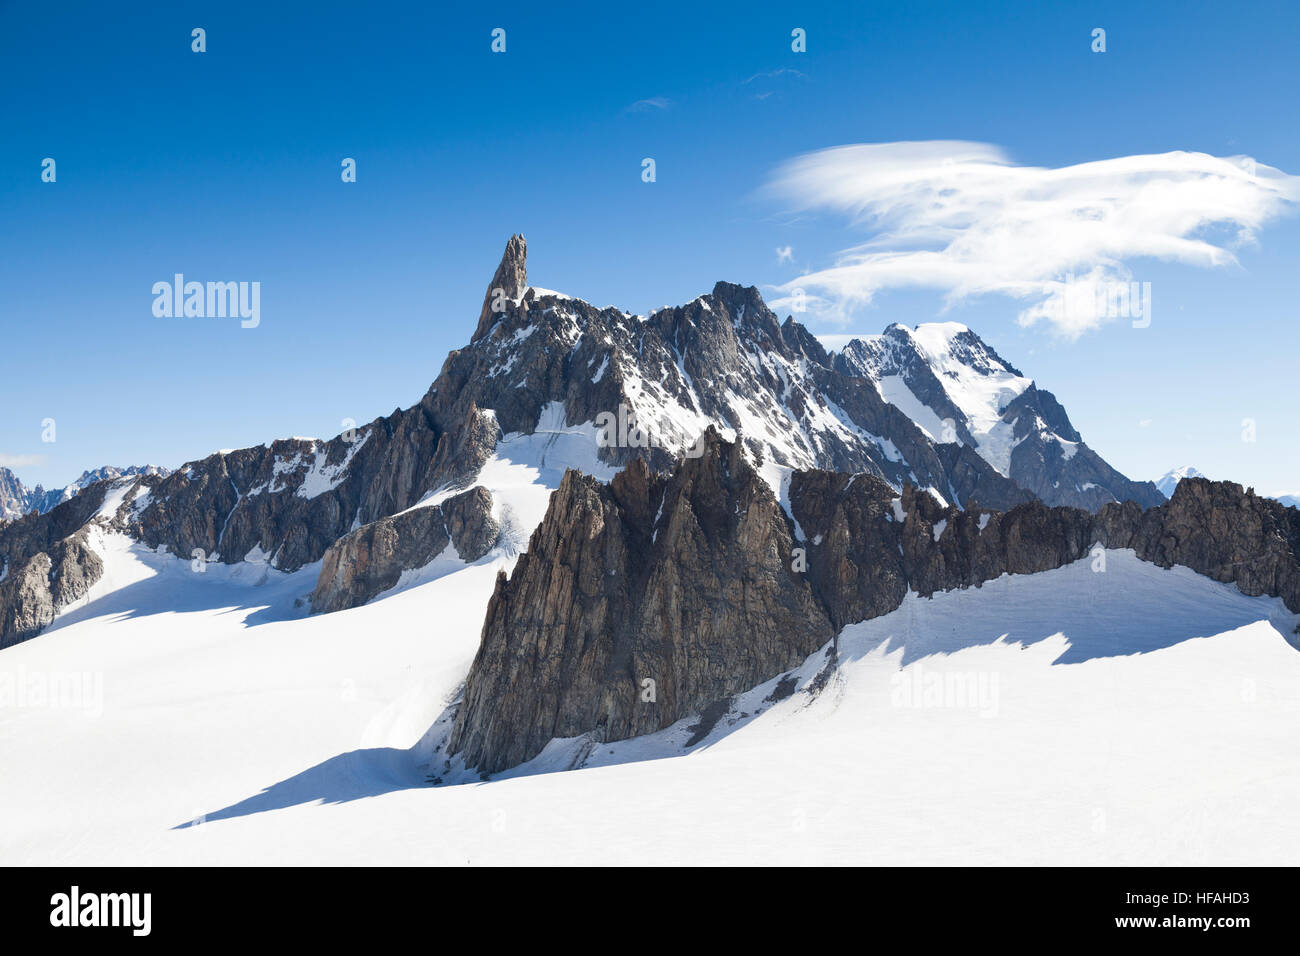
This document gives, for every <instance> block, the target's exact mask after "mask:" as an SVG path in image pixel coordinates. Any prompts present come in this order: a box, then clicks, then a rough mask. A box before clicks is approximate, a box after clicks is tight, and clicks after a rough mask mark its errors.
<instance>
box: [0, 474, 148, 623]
mask: <svg viewBox="0 0 1300 956" xmlns="http://www.w3.org/2000/svg"><path fill="white" fill-rule="evenodd" d="M114 484H115V482H111V481H105V482H100V483H98V484H95V485H92V486H91V487H89V488H87V489H86V490H84V491H83V492H82V493H81V494H78V495H76V496H75V497H73V498H70V499H69V500H67V501H66V502H64V503H63V504H61V505H58V506H57V507H55V508H53V509H52V510H51V511H49V512H47V513H45V514H41V513H39V512H35V511H32V512H29V513H28V514H26V515H24V516H23V517H22V518H19V519H18V520H17V521H11V522H8V523H7V524H4V525H0V647H7V646H9V645H10V644H17V643H18V642H19V641H25V640H28V639H30V638H33V637H35V636H36V635H37V634H39V633H40V632H41V631H42V630H43V629H44V628H46V627H47V626H49V624H50V622H51V621H53V620H54V616H55V615H56V614H57V613H58V611H59V610H60V609H61V608H63V607H65V606H66V605H68V604H70V603H72V602H73V601H75V600H77V599H78V598H80V597H82V596H83V595H84V594H85V593H86V592H87V591H88V590H89V589H90V587H91V585H93V584H94V583H95V582H96V581H98V580H99V578H100V576H101V575H102V574H103V562H102V561H101V560H100V558H99V556H98V555H97V554H95V552H94V550H93V549H92V548H91V547H90V545H89V536H90V524H89V523H90V522H91V521H92V519H95V520H97V521H99V522H101V523H102V524H104V525H105V526H106V527H120V526H121V520H122V516H123V515H125V514H126V513H127V512H128V511H129V509H130V507H131V494H130V492H129V491H128V493H127V495H126V497H125V500H124V501H123V503H122V505H121V507H120V508H119V509H118V511H117V513H116V514H114V515H107V516H105V517H102V518H96V517H95V516H96V514H97V513H98V512H99V511H100V510H101V508H102V507H103V505H104V500H105V497H106V494H107V492H108V490H109V489H110V487H111V486H113V485H114Z"/></svg>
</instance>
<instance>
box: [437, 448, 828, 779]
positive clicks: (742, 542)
mask: <svg viewBox="0 0 1300 956" xmlns="http://www.w3.org/2000/svg"><path fill="white" fill-rule="evenodd" d="M792 547H793V541H792V538H791V531H790V527H789V522H788V520H787V519H786V517H785V515H784V514H783V513H782V511H781V508H780V505H779V504H777V502H776V499H775V498H774V497H773V496H772V493H771V491H770V490H769V489H768V486H767V485H766V484H765V483H764V482H763V481H762V479H760V478H759V477H758V475H757V474H756V473H755V471H754V469H753V468H752V467H751V466H750V464H749V463H748V461H746V459H745V456H744V455H743V453H742V451H741V449H740V448H739V446H738V445H735V444H725V443H719V441H718V439H717V436H716V434H711V435H710V439H709V445H708V447H707V448H706V451H705V454H704V456H703V457H701V458H699V459H695V460H687V461H686V462H685V463H684V464H683V465H682V467H681V468H680V469H679V470H678V471H677V472H676V473H675V474H673V475H672V476H671V477H668V478H663V477H658V476H655V475H653V474H651V472H650V471H649V469H648V468H647V466H646V465H645V463H644V462H642V461H636V462H633V463H632V464H631V465H629V466H628V468H627V469H625V470H624V471H623V472H621V473H620V474H619V475H618V476H617V477H616V478H615V479H614V481H613V482H611V483H610V484H608V485H604V484H601V483H599V482H597V481H596V480H594V479H592V478H590V477H586V476H583V475H581V474H579V473H577V472H574V471H570V472H568V473H567V474H566V475H565V478H564V481H563V483H562V484H561V485H560V488H559V490H557V491H556V492H555V494H554V495H553V496H552V497H551V503H550V508H549V510H548V512H547V515H546V518H545V520H544V521H543V522H542V524H541V526H540V527H539V528H538V529H537V531H536V532H535V533H534V534H533V537H532V541H531V542H530V544H529V548H528V551H527V552H526V553H525V554H523V555H521V556H520V558H519V563H518V564H517V565H516V568H515V573H514V576H513V578H512V579H511V580H510V581H509V582H507V581H506V579H505V576H504V575H502V576H500V577H498V579H497V588H496V592H495V593H494V595H493V597H492V601H491V604H490V605H489V608H488V614H487V619H486V621H485V622H484V625H483V640H482V645H481V647H480V649H479V652H478V655H477V657H476V658H475V661H474V667H473V669H472V671H471V673H470V677H469V680H468V682H467V684H466V689H465V699H464V704H463V705H462V707H461V710H460V713H459V714H458V716H457V719H456V723H455V727H454V729H453V732H452V741H451V749H452V750H453V751H463V752H464V754H465V758H466V761H467V762H468V764H469V765H470V766H475V767H478V768H479V769H480V770H483V771H485V772H494V771H497V770H501V769H503V768H505V767H509V766H512V765H514V764H517V763H520V762H521V761H524V760H527V759H529V758H530V757H532V756H534V755H535V754H537V753H538V752H539V751H540V750H541V748H542V747H543V746H544V745H545V744H546V742H547V741H548V740H550V739H551V738H552V737H564V736H572V735H577V734H582V733H587V732H590V731H595V732H596V733H597V734H598V735H599V736H601V737H602V738H603V739H608V740H617V739H622V738H624V737H630V736H635V735H638V734H644V733H649V732H651V731H654V730H658V729H660V728H663V727H666V726H668V725H669V724H671V723H672V722H673V721H675V720H677V719H678V718H679V717H680V716H682V715H683V714H686V713H691V712H692V711H695V710H701V709H703V708H705V707H706V706H707V705H708V704H710V703H712V702H713V701H716V700H719V699H721V698H726V697H727V696H729V695H731V694H734V693H736V692H738V691H740V690H742V689H744V688H746V687H750V686H753V685H754V684H756V683H759V682H761V681H762V680H764V679H765V677H766V675H770V674H772V673H778V672H780V671H781V670H783V669H785V668H788V667H792V666H794V665H795V664H796V663H798V662H799V661H801V660H802V659H803V658H804V657H806V656H807V655H808V654H810V653H811V652H812V651H814V650H815V649H816V648H818V647H819V646H821V645H822V644H824V643H825V642H826V641H827V640H828V639H829V638H830V636H831V635H832V633H833V631H832V629H831V624H830V621H829V620H828V618H827V616H826V613H825V611H824V609H823V608H822V606H821V605H820V603H819V602H818V601H817V599H816V598H815V597H814V595H813V593H812V590H811V588H810V587H809V585H808V582H807V580H806V579H805V578H804V577H803V576H802V575H800V574H798V573H795V572H794V571H793V570H792V569H791V566H790V554H791V549H792ZM647 680H649V681H653V685H648V684H646V683H644V682H645V681H647ZM651 687H653V694H652V695H651V694H650V691H649V689H650V688H651ZM647 696H653V698H654V699H653V700H647V699H645V698H646V697H647Z"/></svg>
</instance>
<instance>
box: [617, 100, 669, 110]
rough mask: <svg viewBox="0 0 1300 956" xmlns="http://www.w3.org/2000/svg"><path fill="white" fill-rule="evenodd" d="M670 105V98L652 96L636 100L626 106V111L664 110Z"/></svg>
mask: <svg viewBox="0 0 1300 956" xmlns="http://www.w3.org/2000/svg"><path fill="white" fill-rule="evenodd" d="M670 106H672V100H670V99H668V97H666V96H652V97H650V98H649V99H648V100H637V101H636V102H635V103H633V104H632V105H631V106H629V107H628V108H627V110H626V111H625V112H628V113H647V112H650V111H651V110H666V109H668V107H670Z"/></svg>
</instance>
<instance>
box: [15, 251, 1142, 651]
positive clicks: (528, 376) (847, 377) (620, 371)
mask: <svg viewBox="0 0 1300 956" xmlns="http://www.w3.org/2000/svg"><path fill="white" fill-rule="evenodd" d="M945 420H947V423H945ZM949 424H950V425H951V427H948V426H949ZM710 427H712V428H715V429H717V431H718V432H719V434H720V436H721V437H722V438H724V439H726V440H729V441H736V442H738V443H739V444H740V446H741V448H742V450H743V453H744V455H745V456H746V458H747V460H749V461H750V463H751V464H753V466H754V467H755V469H756V470H757V471H758V473H759V474H760V475H761V476H762V478H763V479H764V480H765V481H766V482H767V483H768V485H769V486H770V487H771V488H772V490H773V492H774V494H776V496H777V497H778V499H781V500H784V498H785V496H786V485H787V484H788V481H789V477H790V475H791V473H792V472H793V471H795V470H797V469H808V468H822V469H827V470H832V471H838V472H845V473H854V474H868V475H872V476H874V477H877V478H880V479H882V480H883V481H885V482H887V483H888V484H889V485H891V486H892V487H893V488H894V489H895V490H897V491H901V490H902V488H903V487H904V486H905V485H909V484H910V485H914V486H916V487H918V488H921V489H923V490H926V491H928V492H929V493H930V494H931V495H932V496H933V497H934V498H936V499H937V500H938V501H940V502H941V503H944V504H955V505H957V506H959V507H965V506H967V505H968V504H970V503H971V502H978V503H979V505H980V506H982V507H985V508H993V509H1001V510H1005V509H1008V508H1010V507H1013V506H1014V505H1016V504H1018V503H1020V502H1024V501H1027V500H1030V499H1031V498H1033V497H1035V496H1037V497H1038V498H1040V499H1042V500H1044V501H1046V502H1048V503H1052V504H1071V505H1077V506H1081V507H1085V508H1087V509H1089V510H1096V509H1097V508H1099V507H1101V506H1102V505H1104V504H1106V503H1107V502H1111V501H1117V500H1118V501H1124V500H1133V501H1135V502H1137V503H1138V505H1139V506H1143V507H1145V506H1148V505H1151V504H1155V503H1158V502H1159V501H1160V500H1162V499H1161V498H1160V496H1159V494H1158V493H1157V492H1156V491H1155V489H1154V487H1153V486H1151V485H1150V484H1149V483H1148V484H1141V485H1139V484H1137V483H1135V482H1130V481H1128V480H1127V479H1125V478H1124V477H1123V476H1122V475H1120V474H1118V473H1117V472H1116V471H1115V470H1114V469H1112V468H1110V466H1108V465H1107V464H1106V463H1105V462H1104V461H1102V460H1101V459H1100V458H1099V457H1098V456H1097V455H1096V454H1095V453H1094V452H1093V451H1092V450H1091V449H1089V448H1088V447H1087V446H1086V445H1084V444H1083V443H1082V439H1081V438H1080V436H1079V435H1078V433H1077V432H1076V431H1075V430H1074V429H1073V427H1072V426H1071V425H1070V422H1069V419H1068V417H1067V416H1066V415H1065V412H1064V410H1063V409H1062V408H1061V407H1060V405H1059V404H1058V403H1057V402H1056V401H1055V399H1054V398H1053V397H1052V396H1051V395H1050V394H1049V393H1047V392H1044V391H1040V390H1039V389H1037V388H1036V386H1035V385H1034V383H1033V382H1031V381H1030V380H1029V379H1027V378H1026V377H1025V376H1023V375H1022V374H1021V373H1020V372H1019V371H1018V370H1016V369H1015V368H1014V367H1012V366H1010V365H1009V364H1008V363H1006V362H1005V361H1003V360H1002V359H1001V358H1000V357H999V356H998V355H997V353H996V352H994V351H993V349H992V348H991V347H989V346H988V345H986V344H985V343H984V342H983V341H981V340H980V339H979V337H978V336H976V335H975V334H974V333H973V332H971V331H970V330H968V329H966V328H964V327H962V326H957V325H950V324H947V325H929V326H922V327H921V328H920V329H918V330H917V331H915V332H911V331H909V330H907V329H905V328H903V327H902V326H891V327H890V328H889V329H887V330H886V332H885V333H884V334H883V335H882V336H879V337H875V338H873V339H869V340H865V341H858V342H853V343H850V346H849V347H848V348H846V349H845V350H844V351H843V352H842V353H840V354H838V355H832V354H830V353H828V352H827V351H826V350H825V349H824V348H823V347H822V345H821V344H820V343H819V342H818V341H817V339H816V338H815V337H814V336H813V335H812V334H811V333H810V332H809V331H808V330H807V329H805V328H804V327H803V326H802V325H800V324H799V323H797V322H794V321H793V319H791V318H787V319H786V320H785V321H784V322H781V321H779V320H778V318H777V316H776V315H775V314H774V313H773V312H772V311H771V310H770V309H769V308H768V307H767V305H766V304H765V303H764V302H763V299H762V297H761V296H760V295H759V293H758V290H757V289H755V288H752V287H749V288H746V287H742V286H739V285H733V284H731V283H727V282H719V283H717V284H716V285H715V286H714V288H713V290H712V291H711V292H709V293H707V294H705V295H701V296H698V297H697V298H695V299H694V300H692V301H691V302H688V303H687V304H686V305H683V306H678V307H674V308H664V309H660V310H658V311H655V312H653V313H652V314H650V315H647V316H640V315H633V314H630V313H628V312H624V311H621V310H619V309H617V308H614V307H612V306H610V307H605V308H597V307H594V306H592V305H591V304H589V303H587V302H585V301H583V300H581V299H578V298H575V297H572V296H568V295H564V294H562V293H557V292H553V291H550V290H546V289H542V288H539V287H535V286H532V285H529V283H528V276H527V246H526V243H525V241H524V239H523V237H522V236H513V237H511V239H510V240H509V242H508V243H507V245H506V249H505V252H504V254H503V256H502V259H501V262H500V264H499V265H498V267H497V269H496V272H495V274H494V275H493V278H492V281H491V282H490V283H489V284H488V287H487V290H486V292H485V294H484V298H483V305H482V309H481V311H480V314H479V316H478V321H477V324H476V327H475V331H474V334H473V336H472V338H471V340H470V342H469V344H468V345H467V346H466V347H465V348H463V349H459V350H456V351H453V352H452V353H451V354H450V355H448V356H447V359H446V361H445V362H444V364H443V367H442V370H441V372H440V374H439V375H438V377H437V379H436V380H435V381H434V382H433V384H432V386H431V387H430V388H429V390H428V392H427V393H426V394H425V396H424V398H423V399H421V401H420V402H419V403H418V404H416V405H414V406H412V407H410V408H407V409H405V410H398V411H395V412H394V413H393V414H392V415H389V416H387V417H385V418H380V419H376V420H375V421H373V422H371V423H369V424H367V425H364V426H361V427H359V428H357V429H356V430H355V431H354V432H351V433H345V434H343V435H339V436H336V437H335V438H333V439H331V440H329V441H320V440H316V439H281V440H278V441H275V442H272V443H271V444H270V445H260V446H257V447H254V448H245V449H239V450H236V451H228V452H218V453H216V454H213V455H210V456H208V457H207V458H205V459H203V460H201V461H195V462H189V463H187V464H186V465H184V466H183V467H181V468H180V469H178V470H177V471H176V472H174V473H171V474H166V473H164V472H163V471H162V470H160V469H154V470H152V471H150V472H149V473H146V474H139V475H135V476H133V477H131V480H130V483H129V485H128V484H125V483H123V479H118V483H119V484H120V485H121V486H120V487H118V486H114V488H113V489H112V490H111V493H110V491H109V490H108V489H107V488H106V486H105V485H104V484H103V483H101V484H99V485H92V486H91V487H95V488H99V489H100V490H101V491H103V492H104V495H105V497H104V499H103V500H102V501H88V502H84V503H83V504H84V507H80V508H78V509H76V511H77V516H78V517H79V518H80V520H81V521H85V520H87V519H89V518H90V517H91V516H93V515H96V514H99V512H100V511H102V510H103V509H105V508H110V507H111V509H112V513H111V514H103V515H100V517H101V518H102V519H103V520H105V521H108V522H109V523H110V524H112V525H113V526H114V527H116V528H118V529H119V530H122V531H125V533H127V534H128V535H130V536H131V537H132V538H134V539H136V540H138V541H141V542H143V543H144V544H146V545H148V546H149V547H151V548H164V549H165V550H166V551H168V552H169V553H171V554H173V555H175V556H177V557H181V558H185V559H187V560H188V559H190V558H191V557H192V556H193V555H195V554H201V555H202V556H203V559H204V560H205V561H217V562H221V563H224V564H237V563H240V562H242V561H245V560H247V559H249V558H250V557H252V558H258V559H261V560H265V561H266V562H267V563H268V564H269V566H270V567H272V568H275V569H279V570H282V571H294V570H296V569H298V568H300V567H302V566H304V565H307V564H312V563H314V562H317V561H321V560H327V563H328V565H329V567H330V570H331V573H332V575H333V585H332V587H330V588H326V589H323V590H322V591H320V592H318V593H317V594H316V598H317V600H318V604H319V606H322V607H329V608H331V609H337V608H339V607H343V606H347V604H348V603H349V602H350V601H355V600H364V599H366V598H365V596H366V595H370V594H372V593H375V591H376V589H380V590H382V589H383V588H385V587H387V586H389V584H390V583H391V580H392V579H393V578H394V577H395V576H400V574H402V573H405V572H406V571H412V570H413V569H414V564H413V562H416V561H418V560H420V559H421V558H422V557H423V556H424V555H423V551H421V550H420V549H419V548H416V549H413V550H410V551H407V552H402V554H401V555H393V556H391V557H393V560H395V561H397V564H386V565H384V566H383V567H382V569H381V570H380V572H379V573H376V574H374V575H370V576H368V578H367V579H366V580H356V579H354V578H353V577H351V576H350V574H351V572H350V571H349V569H351V568H356V567H360V566H366V567H373V563H372V562H371V561H370V558H369V549H370V548H372V546H373V542H375V541H376V540H387V539H388V537H389V536H391V535H392V534H396V533H398V529H397V528H396V527H395V526H394V524H393V522H391V521H390V520H389V519H390V518H392V516H395V515H399V514H400V513H402V512H405V511H407V510H408V509H411V508H413V507H415V506H417V505H421V504H435V505H438V506H441V503H442V502H443V500H444V499H447V498H448V496H449V495H452V494H455V493H457V492H461V491H466V490H468V489H470V488H471V487H472V486H474V485H475V484H476V483H480V484H481V483H482V482H481V481H480V477H479V476H480V473H481V471H482V469H483V468H484V467H485V466H486V465H488V464H489V462H490V461H491V459H492V458H493V455H494V453H495V450H496V449H497V448H498V447H499V446H500V445H501V444H502V443H503V442H505V441H506V439H508V438H510V437H511V436H534V437H535V436H539V435H540V436H544V438H545V440H546V441H551V442H558V441H559V440H560V439H561V438H563V439H564V441H563V444H564V445H565V447H566V448H567V449H568V450H569V453H571V454H574V455H575V456H576V457H575V458H574V459H573V461H574V462H575V463H576V464H578V465H579V467H582V468H584V469H587V468H591V467H595V468H598V469H604V470H608V469H611V468H617V467H620V466H622V465H624V464H626V463H628V462H630V461H633V460H636V459H642V460H645V461H646V462H647V463H648V464H649V466H650V467H651V469H652V470H653V471H656V472H665V471H667V470H669V469H671V468H672V467H673V466H674V465H675V463H676V462H677V461H679V460H680V459H681V458H682V456H684V455H689V454H691V453H692V449H693V448H696V447H697V443H698V442H699V441H700V439H701V436H702V435H703V434H704V432H705V430H706V429H708V428H710ZM575 443H576V444H577V445H580V446H582V448H581V450H579V449H577V448H576V447H575ZM551 460H552V462H553V463H556V456H555V455H554V454H552V456H551ZM552 487H554V486H553V485H552ZM45 497H46V498H50V497H51V496H50V495H47V496H45ZM59 497H63V498H64V499H65V500H67V499H69V498H71V499H72V500H75V496H68V495H67V494H66V492H60V493H59ZM448 504H449V505H450V502H448ZM460 506H467V507H470V508H471V511H472V513H471V514H469V515H468V520H470V521H471V523H472V524H473V525H474V527H476V528H478V529H479V530H480V532H482V531H484V529H487V528H489V527H490V526H491V524H492V522H498V523H499V522H500V520H501V518H502V516H501V515H500V514H499V512H500V510H501V509H500V506H499V504H498V503H497V502H495V501H492V500H490V499H484V498H482V497H478V498H476V499H474V500H473V501H465V500H462V501H461V502H460V504H459V505H457V506H456V507H460ZM55 510H56V511H57V508H56V509H55ZM539 518H540V516H539ZM70 519H71V515H65V516H64V518H62V519H60V520H59V522H57V523H55V522H52V523H50V524H49V526H48V527H46V526H39V527H38V526H31V527H28V526H23V527H20V528H16V529H14V530H13V531H12V532H9V533H8V535H7V537H6V536H0V557H6V558H7V559H8V560H10V561H11V562H13V563H14V567H15V568H17V567H18V566H19V563H22V565H23V567H24V569H25V570H24V574H25V575H26V576H25V577H24V579H23V580H24V581H25V582H26V583H27V585H28V586H27V587H25V588H17V586H16V585H15V589H14V595H15V596H14V597H13V598H12V599H11V600H14V601H19V602H21V603H22V605H23V608H22V609H21V610H14V609H13V608H10V609H9V611H8V612H5V611H4V608H3V607H0V645H3V644H4V643H6V642H11V641H13V640H20V639H23V637H24V635H25V636H30V635H31V634H34V633H37V632H38V631H39V628H40V627H42V626H44V623H43V622H48V621H49V620H52V619H53V617H54V615H55V613H56V611H57V608H58V606H59V604H60V602H61V601H68V600H75V599H76V598H78V597H79V596H80V594H81V593H82V592H83V590H84V587H86V586H88V585H89V584H90V583H92V582H93V581H94V580H95V579H96V578H97V576H98V574H99V573H100V572H99V570H98V569H97V568H96V567H95V563H94V561H93V560H92V559H91V558H90V556H89V552H87V551H86V542H85V540H84V536H83V537H82V538H78V539H77V541H76V542H75V547H72V548H71V549H70V550H68V551H67V552H66V554H65V556H64V564H63V565H61V566H60V569H56V570H55V572H54V574H53V579H51V580H49V581H47V578H50V575H46V574H44V572H41V571H39V569H38V568H37V567H36V565H34V564H32V562H33V561H35V560H36V556H37V555H38V554H48V553H49V547H50V542H49V540H48V539H49V536H50V535H51V534H53V535H54V536H55V540H62V539H65V538H68V537H69V535H70V534H75V533H76V532H77V530H78V528H79V527H80V525H74V526H73V527H71V528H67V527H65V525H66V524H67V522H68V521H69V520H70ZM380 521H384V522H387V523H386V524H385V525H383V526H382V527H380V526H378V525H377V524H376V522H380ZM397 524H398V525H404V526H408V528H414V527H416V526H417V525H420V523H419V522H418V521H415V520H414V519H411V518H407V519H400V520H399V521H398V522H397ZM52 529H53V530H52ZM530 531H531V528H524V529H522V536H523V537H524V538H526V537H527V534H528V533H529V532H530ZM377 536H378V537H377ZM471 537H474V538H475V539H476V540H480V539H482V538H483V534H482V533H480V534H478V535H472V536H471ZM345 538H346V541H345V540H344V539H345ZM336 543H337V547H336ZM331 548H334V549H335V551H334V553H333V554H330V553H329V552H330V549H331ZM474 550H475V552H477V550H478V549H477V548H475V549H474ZM64 568H66V570H68V571H70V572H72V573H71V578H70V579H71V580H73V581H75V582H76V584H75V586H71V587H66V588H62V589H61V587H60V585H59V584H58V580H57V579H58V578H59V577H60V575H62V574H63V573H64V572H63V569H64ZM3 600H4V595H3V594H0V604H3ZM6 615H7V616H6ZM6 621H7V622H8V623H6ZM20 623H21V627H20ZM14 628H17V630H13V629H14Z"/></svg>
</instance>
